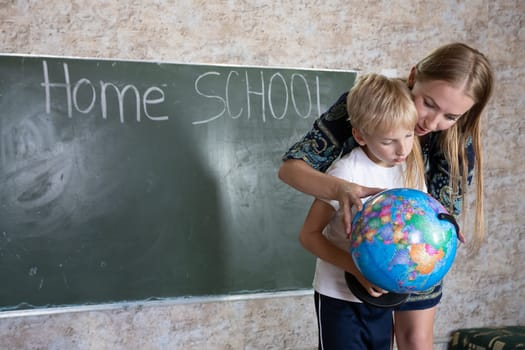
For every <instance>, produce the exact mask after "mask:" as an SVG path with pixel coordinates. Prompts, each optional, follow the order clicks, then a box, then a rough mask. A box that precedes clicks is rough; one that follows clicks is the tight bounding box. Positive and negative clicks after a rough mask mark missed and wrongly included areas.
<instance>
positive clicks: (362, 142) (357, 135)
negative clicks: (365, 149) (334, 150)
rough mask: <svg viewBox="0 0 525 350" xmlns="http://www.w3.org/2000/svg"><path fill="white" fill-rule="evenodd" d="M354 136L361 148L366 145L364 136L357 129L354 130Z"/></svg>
mask: <svg viewBox="0 0 525 350" xmlns="http://www.w3.org/2000/svg"><path fill="white" fill-rule="evenodd" d="M352 136H353V137H354V140H355V142H357V143H358V144H359V146H364V145H366V142H365V139H364V138H363V135H362V134H361V132H360V131H359V130H357V129H356V128H352Z"/></svg>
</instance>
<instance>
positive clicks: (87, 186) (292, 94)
mask: <svg viewBox="0 0 525 350" xmlns="http://www.w3.org/2000/svg"><path fill="white" fill-rule="evenodd" d="M354 79H355V72H351V71H329V70H310V69H288V68H271V67H243V66H226V65H200V64H177V63H159V62H145V61H122V60H100V59H80V58H61V57H36V56H19V55H0V135H1V143H0V283H1V287H0V309H1V310H13V309H24V308H34V307H37V308H39V307H54V306H63V305H84V304H95V303H107V302H119V301H138V300H149V299H157V298H159V299H162V298H177V297H194V296H209V295H231V294H243V293H254V292H262V291H285V290H296V289H304V288H310V286H311V280H312V274H313V269H314V260H315V259H314V258H313V257H312V256H311V255H310V254H308V253H307V252H305V251H304V250H303V249H302V247H301V246H300V244H299V243H298V241H297V236H298V231H299V229H300V227H301V224H302V221H303V219H304V217H305V215H306V211H307V209H308V207H309V204H310V202H311V198H309V197H308V196H306V195H303V194H300V193H298V192H296V191H294V190H292V189H290V188H288V187H287V186H286V185H284V184H283V183H281V182H280V181H279V180H278V178H277V170H278V167H279V165H280V159H281V156H282V154H283V153H284V151H285V150H286V149H287V148H288V147H289V146H290V145H291V144H292V143H293V141H295V140H297V139H298V138H299V137H301V136H302V135H303V134H304V133H305V132H306V131H307V130H308V129H309V128H310V127H311V125H312V122H313V121H314V119H315V118H316V117H317V116H318V115H319V114H320V113H321V112H322V111H324V110H325V109H326V108H327V107H328V106H329V105H330V104H331V103H332V102H334V101H335V100H336V99H337V97H338V96H339V95H340V94H341V93H343V92H344V91H346V90H348V89H349V88H350V87H351V85H352V84H353V82H354Z"/></svg>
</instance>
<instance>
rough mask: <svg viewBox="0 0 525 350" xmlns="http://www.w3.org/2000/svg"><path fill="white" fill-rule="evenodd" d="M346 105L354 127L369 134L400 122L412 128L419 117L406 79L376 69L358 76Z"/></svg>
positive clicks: (389, 127)
mask: <svg viewBox="0 0 525 350" xmlns="http://www.w3.org/2000/svg"><path fill="white" fill-rule="evenodd" d="M346 108H347V112H348V116H349V117H348V119H349V121H350V124H351V125H352V127H353V128H356V129H358V130H360V131H362V132H364V133H367V134H370V133H372V132H374V131H386V130H390V129H392V128H393V127H400V126H402V127H406V128H407V129H411V130H412V129H414V128H415V126H416V123H417V119H418V115H417V110H416V107H415V105H414V102H413V101H412V97H411V95H410V90H409V89H408V87H407V85H406V83H405V82H404V81H402V80H401V79H396V78H387V77H385V76H383V75H380V74H374V73H370V74H365V75H363V76H361V77H359V78H358V79H357V81H356V83H355V85H354V86H353V87H352V88H351V89H350V92H349V94H348V97H347V100H346Z"/></svg>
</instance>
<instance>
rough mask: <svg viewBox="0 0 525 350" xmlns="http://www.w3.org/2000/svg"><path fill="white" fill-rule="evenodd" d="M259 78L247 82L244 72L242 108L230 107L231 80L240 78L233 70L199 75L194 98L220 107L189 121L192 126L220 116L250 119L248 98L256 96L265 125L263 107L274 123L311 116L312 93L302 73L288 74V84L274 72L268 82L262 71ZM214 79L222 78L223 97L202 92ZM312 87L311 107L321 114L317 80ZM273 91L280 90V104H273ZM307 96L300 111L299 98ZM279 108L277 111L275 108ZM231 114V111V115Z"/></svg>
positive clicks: (280, 75) (208, 121)
mask: <svg viewBox="0 0 525 350" xmlns="http://www.w3.org/2000/svg"><path fill="white" fill-rule="evenodd" d="M259 75H260V78H259V79H258V81H253V79H252V80H250V77H249V76H248V71H245V72H244V84H245V88H244V91H242V92H244V93H245V99H244V105H243V106H235V107H236V108H235V109H234V108H232V99H231V98H230V96H231V95H232V90H233V89H232V85H233V83H232V80H233V79H240V76H241V74H239V72H238V71H236V70H231V71H230V72H229V73H228V74H227V75H225V76H224V74H222V73H219V72H216V71H210V72H206V73H203V74H201V75H199V76H198V77H197V79H195V84H194V86H195V91H196V92H197V94H198V95H200V96H202V97H205V98H207V99H210V100H216V101H217V102H219V105H220V106H221V108H219V109H218V110H217V111H216V114H213V115H210V116H208V117H207V118H206V119H203V120H198V121H193V122H192V124H194V125H198V124H206V123H210V122H212V121H214V120H217V119H219V118H221V117H223V116H226V117H229V118H232V119H238V118H240V117H241V116H243V115H245V116H246V118H247V119H250V118H251V117H252V103H253V101H252V98H253V97H259V98H260V100H261V109H262V113H261V119H262V120H263V121H264V122H266V105H268V108H269V111H270V115H271V118H273V119H276V120H281V119H283V118H284V117H285V116H287V115H290V114H291V115H292V116H293V115H294V114H295V115H296V116H299V117H300V118H304V119H306V118H309V117H310V116H311V112H312V109H313V108H314V104H313V102H312V96H311V95H312V92H311V87H310V84H309V82H308V80H307V79H306V77H305V76H304V75H303V74H300V73H294V74H292V75H291V77H290V79H289V81H287V80H286V79H285V77H284V76H283V74H281V73H279V72H277V73H274V74H272V75H271V76H270V78H269V79H268V80H265V76H264V72H263V71H260V72H259ZM214 79H224V93H223V94H216V93H215V94H213V93H208V92H206V84H207V83H208V82H210V81H212V80H214ZM256 83H260V88H257V89H255V88H254V87H253V86H254V85H255V84H256ZM313 85H314V89H315V90H314V94H315V105H316V107H317V110H316V113H317V115H319V114H320V113H321V104H320V92H319V77H318V76H316V77H315V81H314V82H313ZM274 88H279V89H280V90H278V91H284V98H283V99H282V100H279V101H281V102H275V101H274V96H273V93H272V90H273V89H274ZM304 96H306V97H307V106H306V108H305V111H302V110H301V108H300V106H299V104H298V102H297V101H298V99H299V97H304ZM290 100H291V105H292V106H293V109H292V111H290ZM278 108H279V109H278ZM232 111H233V112H232Z"/></svg>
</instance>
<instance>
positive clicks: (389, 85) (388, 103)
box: [346, 74, 425, 189]
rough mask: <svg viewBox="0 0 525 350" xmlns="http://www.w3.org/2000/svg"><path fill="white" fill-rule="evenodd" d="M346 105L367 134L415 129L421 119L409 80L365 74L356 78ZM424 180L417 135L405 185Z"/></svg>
mask: <svg viewBox="0 0 525 350" xmlns="http://www.w3.org/2000/svg"><path fill="white" fill-rule="evenodd" d="M346 108H347V112H348V119H349V121H350V124H351V125H352V127H353V128H355V129H357V130H359V131H360V132H363V133H366V134H373V133H375V132H377V131H387V130H392V129H394V128H399V127H405V128H407V129H408V130H414V128H415V127H416V123H417V119H418V114H417V110H416V107H415V105H414V102H413V101H412V97H411V95H410V90H409V89H408V87H407V85H406V83H405V82H403V81H402V80H400V79H389V78H387V77H385V76H382V75H379V74H366V75H363V76H361V77H359V78H358V79H357V81H356V83H355V85H354V86H353V87H352V89H351V90H350V92H349V93H348V97H347V100H346ZM424 183H425V177H424V163H423V156H422V154H421V146H420V144H419V141H418V139H417V138H416V137H415V136H414V146H413V148H412V152H410V154H409V155H408V157H407V160H406V171H405V173H404V184H405V186H406V187H411V188H418V189H423V188H424Z"/></svg>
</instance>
